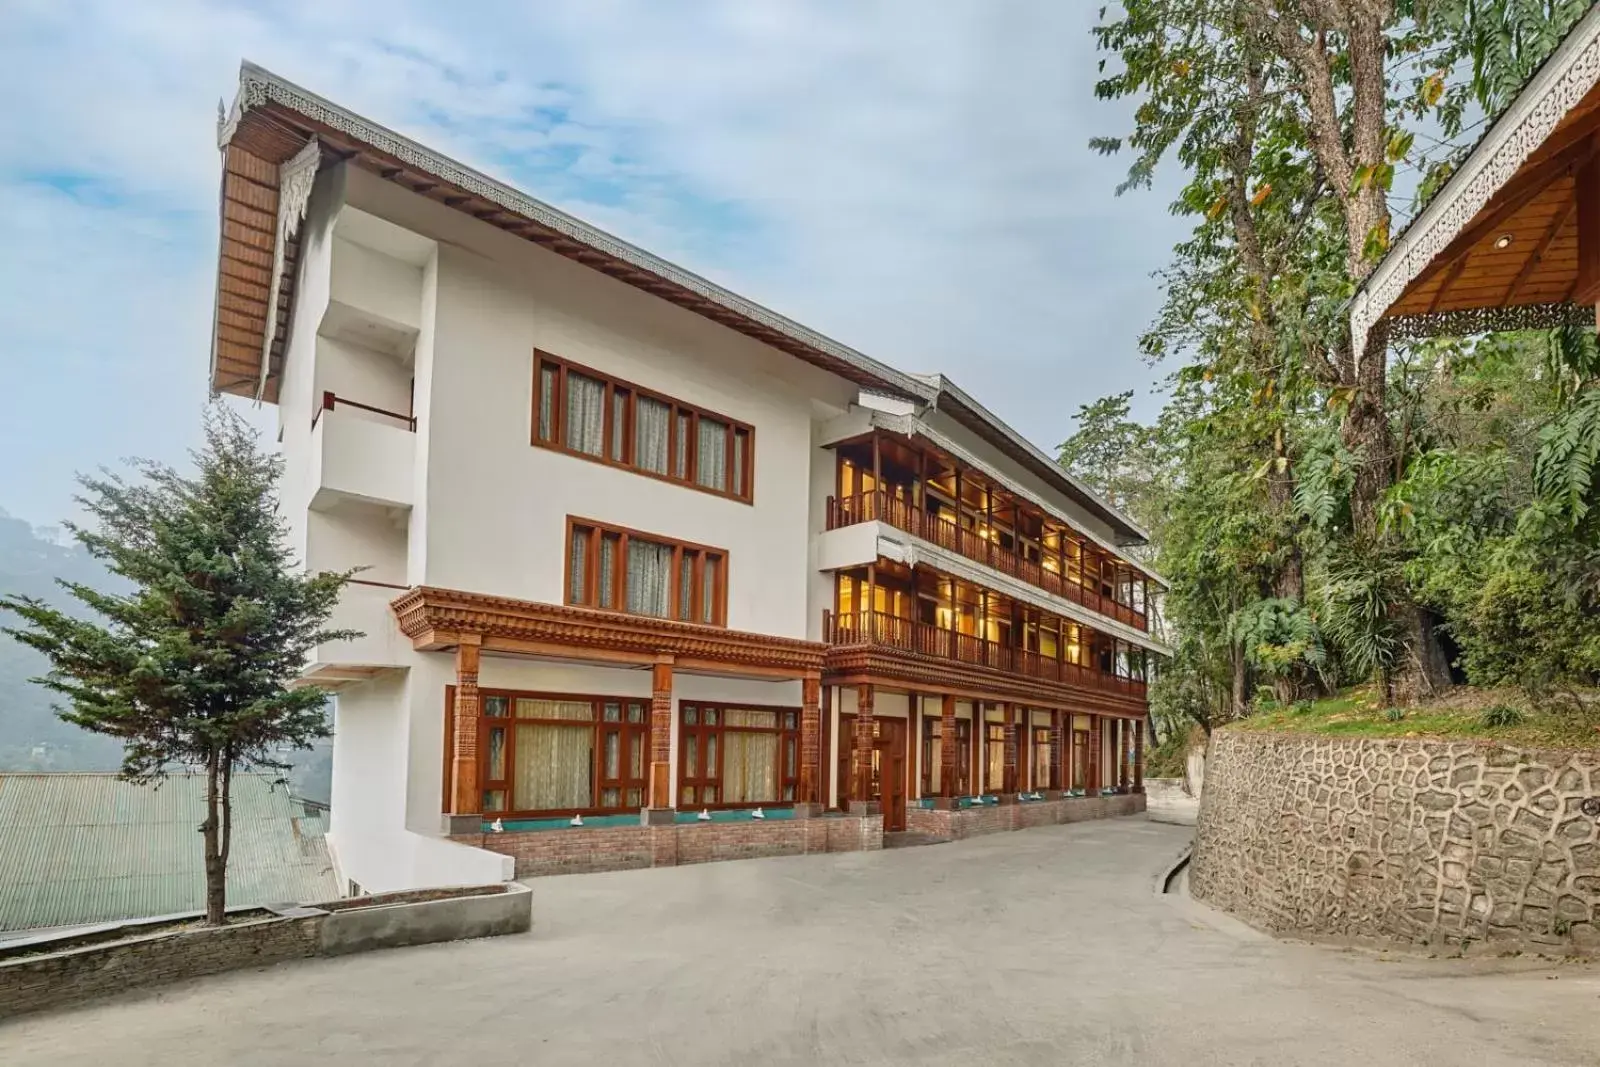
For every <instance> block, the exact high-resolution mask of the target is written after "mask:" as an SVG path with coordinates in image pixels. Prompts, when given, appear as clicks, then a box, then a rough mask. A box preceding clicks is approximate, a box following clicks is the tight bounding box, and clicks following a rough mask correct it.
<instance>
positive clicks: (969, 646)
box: [822, 611, 1145, 700]
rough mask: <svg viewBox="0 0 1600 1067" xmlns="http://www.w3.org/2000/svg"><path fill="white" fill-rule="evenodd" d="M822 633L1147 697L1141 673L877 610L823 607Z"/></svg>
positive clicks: (830, 639)
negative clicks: (1131, 674) (1097, 666)
mask: <svg viewBox="0 0 1600 1067" xmlns="http://www.w3.org/2000/svg"><path fill="white" fill-rule="evenodd" d="M822 639H823V641H825V642H826V643H827V644H830V645H881V646H886V647H889V648H897V649H900V650H901V651H904V652H914V653H917V654H918V655H923V656H932V657H935V658H938V659H949V660H955V661H957V662H959V663H971V664H975V665H977V666H980V667H992V668H994V669H995V670H998V671H1005V672H1007V673H1009V674H1020V675H1023V676H1025V677H1028V678H1037V679H1040V680H1041V681H1046V682H1057V683H1060V684H1062V685H1078V686H1083V687H1084V688H1086V689H1097V690H1100V691H1102V692H1106V693H1118V694H1121V695H1123V696H1129V697H1135V698H1137V699H1140V700H1143V699H1144V697H1145V683H1144V680H1143V679H1141V678H1122V677H1119V676H1117V675H1114V674H1105V673H1103V672H1101V671H1097V670H1094V669H1093V668H1091V667H1085V666H1082V665H1080V664H1077V663H1068V662H1065V661H1063V660H1058V659H1053V658H1051V657H1048V656H1043V655H1040V654H1039V653H1038V652H1029V651H1028V650H1027V649H1023V648H1015V647H1013V646H1011V645H1003V644H1001V643H999V642H998V641H990V640H987V639H985V638H982V637H978V636H976V635H973V634H964V633H958V632H956V631H954V630H946V629H941V628H940V627H937V626H933V625H930V624H928V623H924V622H912V621H911V620H910V619H902V618H898V617H896V616H893V615H885V614H883V613H882V612H877V611H857V612H846V613H835V612H832V611H824V612H823V614H822Z"/></svg>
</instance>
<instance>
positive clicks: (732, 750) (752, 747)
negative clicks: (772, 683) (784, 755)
mask: <svg viewBox="0 0 1600 1067" xmlns="http://www.w3.org/2000/svg"><path fill="white" fill-rule="evenodd" d="M722 724H723V725H724V726H753V727H761V728H764V729H769V730H773V729H777V726H778V713H777V712H775V711H759V710H755V709H744V708H729V709H727V710H726V711H724V712H723V720H722ZM722 737H723V742H722V743H723V744H724V745H725V746H726V747H725V748H724V749H723V753H722V802H723V803H724V804H756V803H769V804H770V803H772V802H773V801H776V800H777V799H778V735H777V734H757V733H745V732H744V731H742V730H728V731H727V732H726V733H724V734H723V735H722Z"/></svg>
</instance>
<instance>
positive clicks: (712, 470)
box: [695, 415, 728, 492]
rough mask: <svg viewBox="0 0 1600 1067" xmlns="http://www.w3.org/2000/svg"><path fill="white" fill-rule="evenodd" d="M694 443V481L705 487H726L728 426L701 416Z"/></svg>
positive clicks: (720, 490)
mask: <svg viewBox="0 0 1600 1067" xmlns="http://www.w3.org/2000/svg"><path fill="white" fill-rule="evenodd" d="M697 425H698V427H699V431H698V434H697V437H696V443H695V481H696V482H698V483H699V484H701V485H703V486H705V487H706V488H707V489H715V490H717V491H718V492H726V491H727V488H728V426H727V424H726V423H722V422H718V421H717V420H716V419H709V418H706V417H705V416H703V415H702V416H701V417H700V419H699V421H698V423H697Z"/></svg>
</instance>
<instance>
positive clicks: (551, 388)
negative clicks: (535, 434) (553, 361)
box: [539, 363, 556, 441]
mask: <svg viewBox="0 0 1600 1067" xmlns="http://www.w3.org/2000/svg"><path fill="white" fill-rule="evenodd" d="M555 412H556V368H555V367H554V366H552V365H550V364H549V363H544V364H541V365H540V367H539V440H541V441H548V440H550V438H551V436H552V435H554V433H555Z"/></svg>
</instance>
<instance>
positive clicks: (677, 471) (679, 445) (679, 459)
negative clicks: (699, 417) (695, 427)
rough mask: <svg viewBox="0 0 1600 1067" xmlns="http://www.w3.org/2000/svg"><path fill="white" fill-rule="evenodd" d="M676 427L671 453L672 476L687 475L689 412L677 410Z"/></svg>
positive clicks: (681, 476) (684, 476) (680, 476)
mask: <svg viewBox="0 0 1600 1067" xmlns="http://www.w3.org/2000/svg"><path fill="white" fill-rule="evenodd" d="M674 421H675V423H676V429H675V430H674V431H673V432H674V435H675V440H674V446H675V447H674V451H673V454H672V476H673V477H674V478H688V477H689V413H688V412H686V411H679V412H678V414H677V418H676V419H675V420H674Z"/></svg>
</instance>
